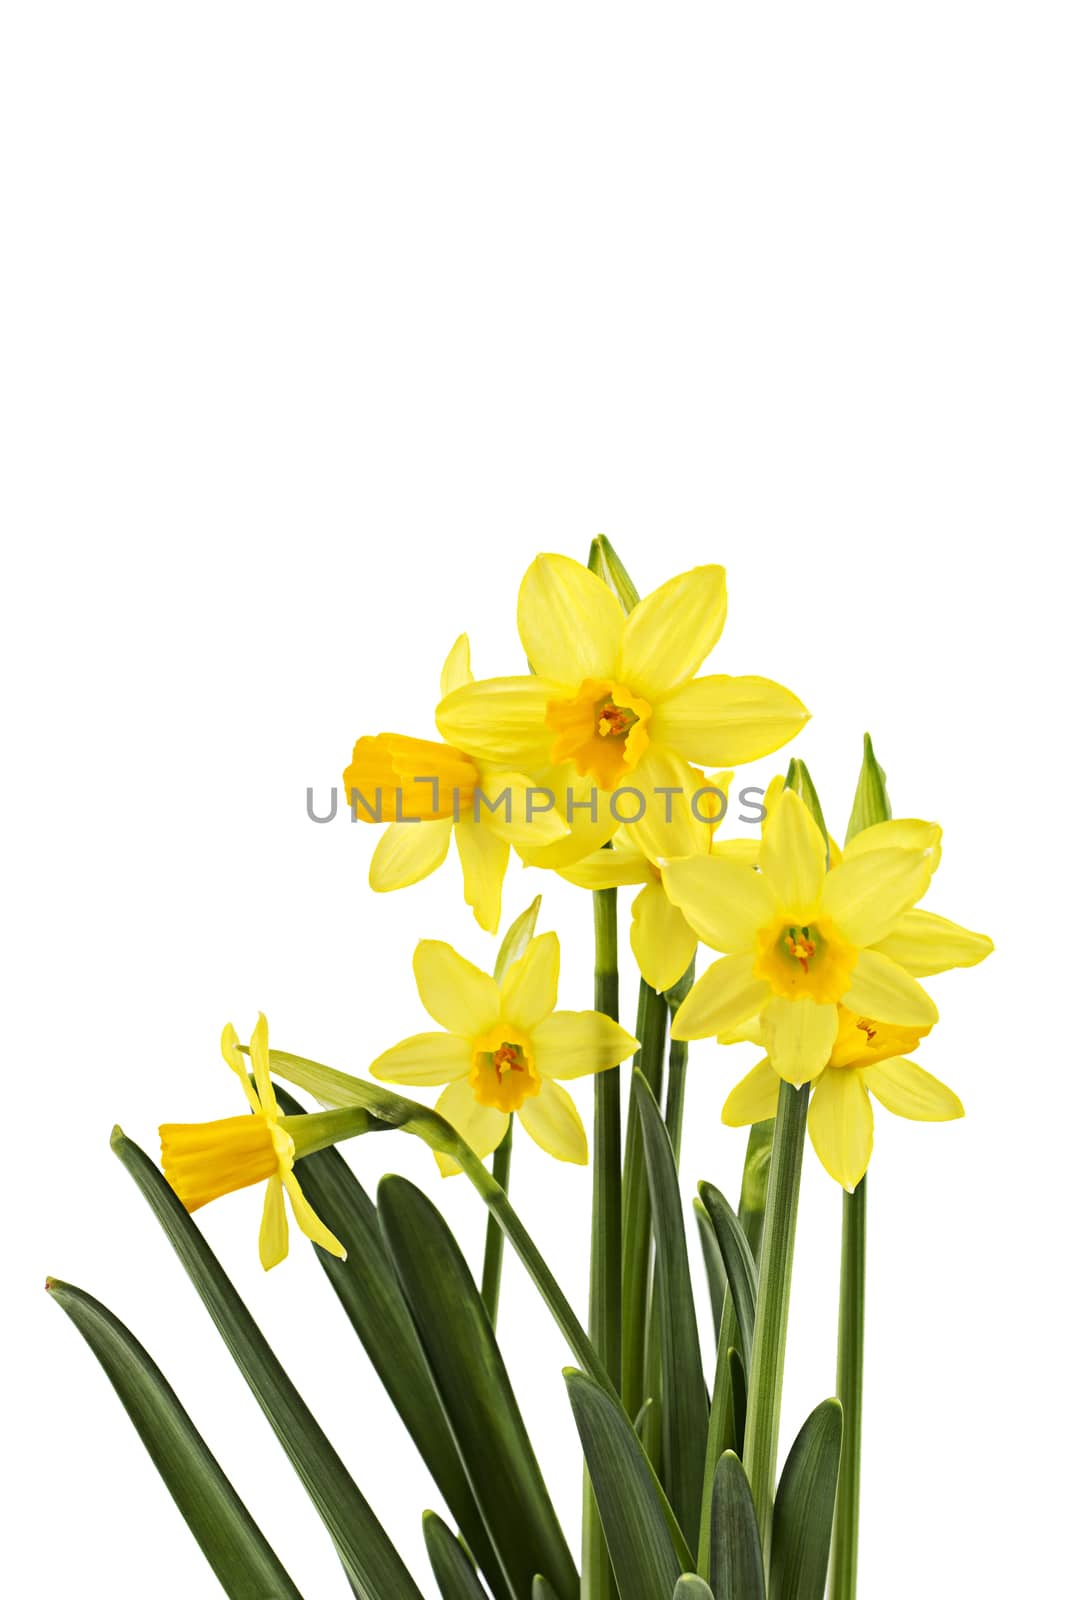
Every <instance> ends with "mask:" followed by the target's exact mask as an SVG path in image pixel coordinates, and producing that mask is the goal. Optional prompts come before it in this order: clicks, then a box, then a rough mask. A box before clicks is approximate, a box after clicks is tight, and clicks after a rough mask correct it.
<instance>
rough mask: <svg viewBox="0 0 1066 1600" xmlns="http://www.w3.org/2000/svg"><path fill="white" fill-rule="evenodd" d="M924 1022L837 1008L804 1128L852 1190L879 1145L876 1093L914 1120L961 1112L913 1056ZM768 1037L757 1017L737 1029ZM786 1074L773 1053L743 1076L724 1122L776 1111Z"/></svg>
mask: <svg viewBox="0 0 1066 1600" xmlns="http://www.w3.org/2000/svg"><path fill="white" fill-rule="evenodd" d="M928 1032H929V1029H928V1028H927V1027H920V1028H919V1027H914V1028H907V1027H898V1026H896V1025H894V1024H893V1023H890V1022H878V1021H874V1020H872V1019H871V1018H869V1017H862V1016H857V1015H856V1013H855V1012H854V1011H850V1010H848V1008H847V1007H846V1006H838V1008H837V1035H836V1040H835V1042H834V1044H833V1048H832V1051H831V1052H830V1056H829V1060H828V1061H827V1062H826V1064H825V1067H824V1068H823V1070H822V1071H821V1072H820V1073H819V1074H818V1075H817V1076H816V1077H815V1079H814V1088H813V1091H812V1094H811V1103H810V1111H809V1113H808V1117H807V1130H808V1132H809V1133H810V1136H811V1143H812V1144H813V1146H814V1148H815V1151H816V1153H817V1155H818V1159H819V1161H821V1163H822V1165H823V1167H824V1168H825V1170H826V1171H827V1172H828V1173H829V1176H830V1177H831V1178H835V1179H836V1181H837V1183H839V1184H842V1185H843V1187H844V1188H845V1189H847V1190H848V1191H849V1192H851V1191H853V1190H854V1188H855V1186H856V1184H858V1183H859V1181H860V1180H861V1179H862V1178H863V1177H864V1176H865V1173H866V1169H867V1167H868V1166H869V1164H870V1156H871V1154H872V1153H873V1147H874V1114H873V1107H872V1106H871V1104H870V1096H871V1094H872V1095H873V1096H874V1098H875V1099H877V1100H879V1101H880V1103H881V1104H882V1105H883V1106H884V1108H885V1110H886V1111H892V1112H894V1113H895V1115H896V1116H897V1117H908V1118H910V1120H911V1121H913V1122H950V1121H952V1120H953V1119H954V1118H956V1117H961V1116H963V1115H964V1113H963V1108H962V1102H961V1100H960V1099H959V1097H958V1096H957V1095H956V1094H953V1093H952V1091H951V1090H950V1089H949V1088H948V1087H947V1086H946V1085H945V1084H943V1083H941V1082H940V1080H939V1079H938V1078H934V1077H933V1075H932V1074H931V1073H929V1072H926V1071H925V1069H924V1068H923V1067H919V1066H918V1065H917V1064H916V1063H915V1062H913V1061H908V1060H907V1059H906V1058H905V1054H904V1052H910V1051H912V1050H915V1049H916V1048H917V1046H918V1042H919V1040H921V1039H922V1038H924V1036H925V1035H926V1034H927V1033H928ZM741 1037H743V1038H745V1039H750V1040H751V1041H752V1042H753V1043H756V1044H759V1043H764V1032H763V1029H762V1028H761V1026H760V1025H759V1022H758V1019H757V1018H756V1019H753V1021H752V1023H750V1024H749V1025H748V1026H747V1027H744V1028H740V1029H738V1030H736V1031H735V1032H734V1033H733V1034H732V1035H731V1036H730V1042H734V1040H736V1039H739V1038H741ZM780 1088H781V1079H780V1077H779V1076H778V1074H777V1073H776V1072H775V1071H774V1068H773V1066H772V1065H771V1062H770V1058H769V1056H765V1057H764V1058H763V1059H762V1060H761V1061H760V1062H759V1063H758V1065H757V1066H755V1067H753V1068H752V1070H751V1071H750V1072H749V1073H748V1075H747V1077H745V1078H742V1079H741V1081H740V1082H739V1083H738V1084H737V1086H736V1088H735V1089H734V1090H733V1092H732V1094H731V1095H730V1096H729V1098H728V1099H727V1100H726V1103H725V1105H724V1107H723V1108H722V1121H723V1122H724V1123H726V1124H727V1125H728V1126H729V1127H731V1128H742V1127H746V1126H747V1125H748V1124H749V1123H752V1122H764V1121H766V1119H767V1118H769V1117H773V1116H776V1114H777V1099H778V1092H779V1090H780Z"/></svg>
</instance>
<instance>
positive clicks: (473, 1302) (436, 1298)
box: [378, 1176, 578, 1600]
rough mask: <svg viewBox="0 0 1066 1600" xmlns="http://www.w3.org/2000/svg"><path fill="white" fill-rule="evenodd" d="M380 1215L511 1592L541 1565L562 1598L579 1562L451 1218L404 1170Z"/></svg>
mask: <svg viewBox="0 0 1066 1600" xmlns="http://www.w3.org/2000/svg"><path fill="white" fill-rule="evenodd" d="M378 1215H379V1217H380V1220H381V1228H382V1232H383V1234H384V1236H385V1243H386V1245H387V1247H388V1251H389V1254H390V1256H391V1257H392V1261H393V1265H394V1267H395V1270H396V1275H397V1277H398V1279H399V1281H400V1285H401V1287H402V1289H403V1292H404V1296H405V1298H406V1300H407V1304H408V1306H409V1307H410V1310H411V1315H412V1317H413V1319H414V1324H415V1327H416V1328H417V1330H418V1336H419V1339H420V1340H421V1342H422V1349H423V1352H424V1354H425V1358H426V1362H427V1364H428V1366H429V1370H430V1372H431V1373H432V1375H433V1381H434V1384H435V1386H436V1389H437V1393H438V1395H439V1397H440V1402H441V1405H442V1406H443V1407H444V1410H445V1412H446V1414H447V1417H448V1420H449V1423H450V1424H451V1429H452V1433H453V1434H454V1436H455V1440H456V1444H457V1446H458V1449H459V1453H460V1455H461V1456H462V1458H463V1462H464V1464H465V1466H466V1473H467V1477H468V1478H469V1480H470V1484H471V1487H472V1488H473V1491H474V1494H475V1496H476V1498H477V1501H478V1504H479V1505H480V1507H481V1511H482V1515H483V1517H484V1519H485V1523H486V1525H487V1527H488V1529H489V1533H490V1535H491V1537H492V1540H493V1543H494V1545H495V1547H496V1551H497V1554H498V1556H499V1559H500V1564H501V1566H502V1567H503V1569H504V1571H505V1572H506V1574H507V1577H508V1580H509V1582H510V1584H511V1587H512V1589H513V1591H514V1593H515V1594H522V1595H525V1594H529V1592H530V1591H531V1589H532V1586H533V1579H534V1577H535V1576H536V1574H537V1573H538V1572H543V1573H545V1574H546V1576H547V1577H548V1578H549V1579H550V1580H551V1583H552V1586H553V1587H554V1588H555V1589H556V1590H557V1591H558V1593H559V1596H560V1600H573V1597H576V1595H577V1592H578V1576H577V1570H576V1568H575V1566H574V1563H573V1560H572V1559H571V1556H570V1552H569V1550H568V1549H567V1545H566V1540H565V1539H564V1537H563V1533H562V1529H561V1528H560V1526H559V1522H558V1518H557V1517H556V1515H555V1511H554V1509H553V1507H552V1503H551V1501H550V1499H549V1498H548V1491H547V1489H546V1488H545V1485H544V1479H543V1477H542V1475H541V1471H540V1468H539V1466H538V1465H537V1460H536V1457H535V1456H534V1454H533V1447H532V1445H531V1444H530V1442H529V1435H528V1434H527V1432H526V1429H525V1424H524V1423H523V1421H522V1417H521V1413H520V1412H519V1409H518V1403H517V1401H516V1400H515V1397H514V1391H513V1389H512V1388H511V1383H510V1380H509V1378H508V1376H507V1371H506V1368H505V1367H504V1364H503V1360H502V1358H501V1356H500V1351H499V1346H498V1345H497V1343H496V1336H495V1334H494V1333H493V1331H492V1325H491V1323H490V1322H489V1319H488V1316H487V1314H486V1311H485V1306H484V1302H483V1301H482V1299H481V1295H480V1294H479V1293H478V1289H477V1286H476V1284H475V1283H474V1280H473V1278H472V1277H471V1275H470V1270H469V1268H468V1267H467V1265H466V1262H465V1261H464V1259H463V1256H462V1254H461V1252H460V1250H459V1247H458V1245H457V1244H456V1242H455V1240H454V1238H453V1237H452V1234H451V1231H450V1229H449V1228H448V1225H447V1223H446V1222H445V1221H444V1218H443V1217H442V1216H441V1214H440V1212H439V1211H438V1210H437V1209H436V1207H435V1206H434V1205H433V1204H432V1203H431V1202H430V1201H429V1200H428V1199H427V1198H426V1196H425V1195H424V1194H423V1193H422V1191H421V1190H420V1189H417V1188H416V1187H415V1185H414V1184H413V1183H408V1181H407V1180H406V1178H398V1177H392V1176H390V1177H386V1178H383V1179H382V1180H381V1184H380V1186H379V1188H378Z"/></svg>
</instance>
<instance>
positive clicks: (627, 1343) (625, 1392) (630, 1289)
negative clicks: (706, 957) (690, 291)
mask: <svg viewBox="0 0 1066 1600" xmlns="http://www.w3.org/2000/svg"><path fill="white" fill-rule="evenodd" d="M666 1011H667V1007H666V997H665V995H661V994H656V992H655V990H654V989H652V988H651V987H650V985H648V984H646V983H645V982H644V980H643V979H641V984H640V997H639V1000H638V1002H637V1029H636V1032H637V1038H638V1039H639V1041H640V1049H639V1051H638V1052H637V1054H636V1056H635V1057H634V1058H633V1064H634V1066H635V1067H639V1068H640V1070H641V1072H642V1073H643V1074H644V1076H645V1078H646V1079H647V1080H648V1086H649V1088H650V1089H651V1092H652V1094H653V1095H654V1096H655V1099H656V1100H657V1101H658V1100H660V1099H661V1098H662V1087H663V1052H664V1050H665V1048H666ZM650 1265H651V1196H650V1194H649V1192H648V1176H647V1173H646V1171H645V1169H644V1141H643V1139H642V1138H641V1132H640V1117H639V1116H638V1114H637V1110H636V1107H635V1105H634V1104H633V1102H632V1100H631V1101H630V1106H629V1117H628V1121H627V1123H626V1159H625V1180H624V1185H623V1201H622V1391H621V1392H622V1404H623V1405H624V1406H625V1408H626V1411H627V1412H628V1413H629V1415H630V1416H631V1417H635V1416H636V1414H637V1412H638V1411H639V1410H640V1408H641V1406H642V1405H643V1404H644V1401H645V1400H646V1399H647V1396H646V1394H645V1393H644V1373H645V1359H644V1358H645V1344H646V1340H647V1327H648V1317H649V1312H650V1307H649V1294H648V1277H649V1270H650Z"/></svg>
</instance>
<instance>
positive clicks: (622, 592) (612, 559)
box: [588, 533, 640, 611]
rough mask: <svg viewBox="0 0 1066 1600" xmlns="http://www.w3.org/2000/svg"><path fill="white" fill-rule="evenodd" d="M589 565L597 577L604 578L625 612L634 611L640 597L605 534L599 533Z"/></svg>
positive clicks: (592, 549)
mask: <svg viewBox="0 0 1066 1600" xmlns="http://www.w3.org/2000/svg"><path fill="white" fill-rule="evenodd" d="M588 564H589V567H590V569H591V570H592V571H593V572H594V573H595V574H596V576H597V577H598V578H602V579H603V581H604V583H605V584H606V585H607V587H608V588H609V589H610V590H611V592H612V593H613V594H615V595H617V596H618V599H619V600H620V601H621V602H622V608H623V610H625V611H632V609H633V607H634V606H635V605H636V603H637V601H638V600H639V599H640V595H639V594H638V593H637V590H636V586H635V584H634V583H633V580H632V578H631V577H630V576H629V573H628V572H627V571H626V569H625V567H624V566H623V565H622V563H621V560H620V559H619V556H618V552H617V550H616V549H615V548H614V545H613V544H612V543H611V541H610V539H608V537H607V535H606V534H605V533H598V534H597V535H596V537H595V539H593V541H592V548H591V549H590V551H589V563H588Z"/></svg>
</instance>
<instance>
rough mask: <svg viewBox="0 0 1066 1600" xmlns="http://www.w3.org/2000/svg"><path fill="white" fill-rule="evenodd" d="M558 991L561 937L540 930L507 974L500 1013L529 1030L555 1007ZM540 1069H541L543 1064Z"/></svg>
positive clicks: (507, 1019) (527, 1031) (501, 996)
mask: <svg viewBox="0 0 1066 1600" xmlns="http://www.w3.org/2000/svg"><path fill="white" fill-rule="evenodd" d="M558 993H559V936H558V934H555V933H540V934H538V935H537V937H536V938H535V939H531V940H530V942H529V944H528V945H527V946H526V949H525V952H524V954H523V955H521V956H520V957H519V958H518V960H517V961H515V962H513V963H512V964H511V966H510V967H508V969H507V971H506V973H505V974H504V979H503V982H502V984H501V985H500V1016H501V1017H502V1018H503V1020H504V1021H505V1022H510V1023H513V1024H514V1026H515V1027H516V1028H520V1029H521V1030H522V1032H523V1033H529V1032H531V1031H532V1029H534V1028H535V1027H536V1026H537V1023H538V1022H543V1021H544V1018H545V1017H546V1016H547V1015H548V1013H549V1012H550V1011H553V1010H554V1008H555V1001H556V997H557V995H558ZM537 1070H538V1071H540V1070H541V1068H540V1065H539V1063H538V1067H537Z"/></svg>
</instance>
